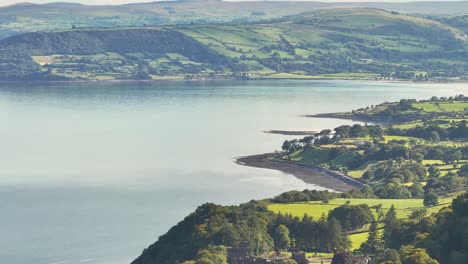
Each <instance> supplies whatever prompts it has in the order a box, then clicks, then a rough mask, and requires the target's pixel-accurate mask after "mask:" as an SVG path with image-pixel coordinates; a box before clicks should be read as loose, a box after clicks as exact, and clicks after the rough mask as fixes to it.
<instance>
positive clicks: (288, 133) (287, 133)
mask: <svg viewBox="0 0 468 264" xmlns="http://www.w3.org/2000/svg"><path fill="white" fill-rule="evenodd" d="M263 133H266V134H276V135H284V136H310V135H315V134H316V133H318V132H317V131H299V130H297V131H291V130H266V131H263Z"/></svg>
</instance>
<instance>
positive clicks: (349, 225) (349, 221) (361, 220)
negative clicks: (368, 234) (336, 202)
mask: <svg viewBox="0 0 468 264" xmlns="http://www.w3.org/2000/svg"><path fill="white" fill-rule="evenodd" d="M332 218H335V219H339V220H338V221H339V222H340V224H341V226H342V227H343V229H344V230H345V231H350V230H355V229H358V228H361V227H363V226H365V225H367V224H369V223H371V222H372V220H374V216H373V215H372V211H371V210H370V208H369V206H367V205H366V204H360V205H348V204H346V205H344V206H340V207H337V208H335V209H333V211H331V212H330V213H329V214H328V219H329V220H331V219H332Z"/></svg>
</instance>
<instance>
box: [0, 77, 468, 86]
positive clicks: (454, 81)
mask: <svg viewBox="0 0 468 264" xmlns="http://www.w3.org/2000/svg"><path fill="white" fill-rule="evenodd" d="M272 80H278V81H331V82H333V81H347V82H370V83H418V84H424V83H428V84H468V80H428V81H416V80H403V79H401V80H372V79H365V78H364V79H357V78H349V79H347V78H314V77H313V76H312V77H310V76H307V77H304V78H302V77H301V78H291V77H285V78H268V77H259V78H193V79H185V78H184V77H183V76H181V78H167V79H165V78H161V79H151V80H135V79H121V80H119V79H110V80H98V79H89V80H87V79H62V80H53V79H51V80H34V79H31V80H20V79H18V80H0V83H17V82H27V83H126V82H128V83H132V82H141V83H158V82H174V83H177V82H205V81H272Z"/></svg>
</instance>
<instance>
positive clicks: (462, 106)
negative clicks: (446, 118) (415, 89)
mask: <svg viewBox="0 0 468 264" xmlns="http://www.w3.org/2000/svg"><path fill="white" fill-rule="evenodd" d="M413 107H414V108H416V109H421V110H423V111H424V112H427V113H433V112H437V113H443V112H464V111H465V110H466V109H468V102H437V103H435V102H422V103H414V104H413Z"/></svg>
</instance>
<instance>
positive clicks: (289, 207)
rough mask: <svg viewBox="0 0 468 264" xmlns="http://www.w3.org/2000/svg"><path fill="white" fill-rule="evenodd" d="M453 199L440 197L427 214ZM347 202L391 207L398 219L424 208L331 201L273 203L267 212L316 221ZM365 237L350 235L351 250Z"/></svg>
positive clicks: (407, 202)
mask: <svg viewBox="0 0 468 264" xmlns="http://www.w3.org/2000/svg"><path fill="white" fill-rule="evenodd" d="M454 197H456V195H455V194H454V195H451V196H449V197H441V198H440V199H439V205H438V206H435V207H430V208H426V209H427V211H428V213H435V212H437V211H439V210H440V209H441V208H443V207H446V206H448V205H449V204H450V203H451V202H452V200H453V199H454ZM347 202H349V203H350V204H351V205H358V204H367V205H368V206H369V207H373V206H376V205H382V209H383V212H386V211H387V210H388V209H390V207H391V206H392V205H393V206H394V207H395V208H396V212H397V217H398V218H408V217H409V216H410V215H411V213H412V212H413V211H415V210H417V209H423V208H425V207H424V205H423V199H333V200H330V201H329V203H328V204H324V203H322V202H320V201H314V202H307V203H290V204H280V203H273V204H270V205H268V210H270V211H272V212H274V213H282V214H291V215H292V216H295V217H300V218H302V217H303V216H304V215H305V214H307V215H309V216H311V217H313V218H314V220H318V219H320V217H322V215H325V216H326V215H328V213H329V212H330V211H331V210H333V209H334V208H336V207H339V206H342V205H344V204H346V203H347ZM371 210H372V211H373V213H374V217H376V215H377V213H376V211H375V209H371ZM367 237H368V233H367V232H366V231H365V230H364V231H361V232H357V233H352V234H350V235H349V239H350V240H351V250H356V249H358V248H359V247H360V246H361V244H362V243H364V242H365V241H366V240H367Z"/></svg>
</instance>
